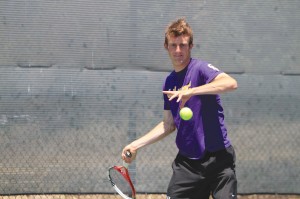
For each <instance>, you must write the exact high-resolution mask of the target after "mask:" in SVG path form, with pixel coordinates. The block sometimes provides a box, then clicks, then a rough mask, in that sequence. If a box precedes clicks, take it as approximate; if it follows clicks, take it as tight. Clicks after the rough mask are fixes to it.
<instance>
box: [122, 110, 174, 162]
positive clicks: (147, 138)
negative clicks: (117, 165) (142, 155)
mask: <svg viewBox="0 0 300 199" xmlns="http://www.w3.org/2000/svg"><path fill="white" fill-rule="evenodd" d="M174 130H175V124H174V119H173V116H172V113H171V111H170V110H164V116H163V121H162V122H160V123H159V124H158V125H157V126H156V127H154V128H153V129H152V130H151V131H149V132H148V133H147V134H145V135H144V136H143V137H141V138H139V139H137V140H135V141H133V142H132V143H130V144H129V145H127V146H126V147H124V149H123V151H122V159H123V160H125V162H127V163H130V162H132V161H133V160H134V159H135V157H136V154H137V151H138V149H140V148H142V147H144V146H147V145H150V144H153V143H155V142H157V141H159V140H161V139H163V138H164V137H166V136H168V135H169V134H170V133H172V132H173V131H174ZM126 151H130V153H131V154H132V157H131V158H129V157H127V156H126V155H125V154H126Z"/></svg>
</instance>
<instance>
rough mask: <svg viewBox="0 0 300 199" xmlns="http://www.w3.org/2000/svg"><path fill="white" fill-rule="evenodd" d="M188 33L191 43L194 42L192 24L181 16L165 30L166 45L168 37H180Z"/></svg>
mask: <svg viewBox="0 0 300 199" xmlns="http://www.w3.org/2000/svg"><path fill="white" fill-rule="evenodd" d="M181 35H186V36H189V37H190V41H189V45H191V44H193V31H192V28H191V27H190V25H189V24H188V23H187V22H186V20H185V18H179V19H177V20H175V21H173V22H172V23H171V24H170V25H169V26H168V27H167V28H166V31H165V45H168V37H170V36H174V37H179V36H181Z"/></svg>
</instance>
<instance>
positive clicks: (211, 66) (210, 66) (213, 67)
mask: <svg viewBox="0 0 300 199" xmlns="http://www.w3.org/2000/svg"><path fill="white" fill-rule="evenodd" d="M207 66H208V67H209V68H211V69H213V70H215V71H220V70H219V69H218V68H217V67H215V66H213V65H212V64H208V65H207Z"/></svg>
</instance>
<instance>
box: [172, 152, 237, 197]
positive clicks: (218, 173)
mask: <svg viewBox="0 0 300 199" xmlns="http://www.w3.org/2000/svg"><path fill="white" fill-rule="evenodd" d="M172 168H173V175H172V178H171V180H170V183H169V186H168V191H167V199H208V198H209V196H210V195H212V197H213V198H215V199H236V198H237V179H236V175H235V152H234V149H233V147H232V146H230V147H228V148H226V149H224V150H220V151H217V152H207V153H206V154H205V155H204V157H203V158H202V159H199V160H193V159H189V158H186V157H184V156H182V155H180V154H178V155H177V156H176V158H175V160H174V162H173V164H172Z"/></svg>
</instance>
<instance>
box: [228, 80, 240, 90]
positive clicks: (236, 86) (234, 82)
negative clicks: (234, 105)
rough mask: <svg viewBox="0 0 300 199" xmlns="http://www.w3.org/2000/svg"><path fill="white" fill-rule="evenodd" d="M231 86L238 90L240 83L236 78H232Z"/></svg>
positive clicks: (232, 88)
mask: <svg viewBox="0 0 300 199" xmlns="http://www.w3.org/2000/svg"><path fill="white" fill-rule="evenodd" d="M230 88H231V90H236V89H237V88H238V83H237V81H236V80H235V79H232V81H231V84H230Z"/></svg>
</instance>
